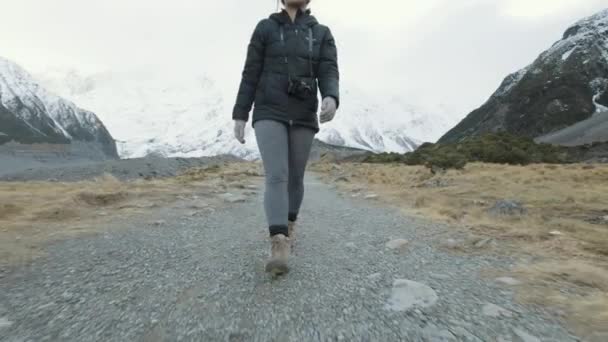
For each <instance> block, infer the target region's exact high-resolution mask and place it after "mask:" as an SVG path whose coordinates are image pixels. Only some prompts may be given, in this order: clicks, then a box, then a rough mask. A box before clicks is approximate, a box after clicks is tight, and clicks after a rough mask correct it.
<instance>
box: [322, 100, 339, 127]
mask: <svg viewBox="0 0 608 342" xmlns="http://www.w3.org/2000/svg"><path fill="white" fill-rule="evenodd" d="M337 107H338V104H337V103H336V100H335V99H334V98H333V97H331V96H328V97H326V98H324V99H323V103H322V104H321V114H320V115H319V119H320V121H321V123H326V122H330V121H331V120H333V119H334V116H336V110H337Z"/></svg>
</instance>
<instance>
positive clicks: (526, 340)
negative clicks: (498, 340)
mask: <svg viewBox="0 0 608 342" xmlns="http://www.w3.org/2000/svg"><path fill="white" fill-rule="evenodd" d="M513 332H514V333H515V335H517V337H519V338H520V339H521V341H522V342H540V339H539V338H538V337H535V336H532V335H530V334H528V333H527V332H525V331H523V330H521V329H517V328H514V329H513Z"/></svg>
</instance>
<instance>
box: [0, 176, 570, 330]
mask: <svg viewBox="0 0 608 342" xmlns="http://www.w3.org/2000/svg"><path fill="white" fill-rule="evenodd" d="M307 182H308V187H307V195H306V199H305V204H304V208H303V212H302V218H301V221H300V227H299V236H298V245H297V249H296V253H297V255H296V257H295V259H294V260H293V261H292V263H291V265H292V272H291V273H289V275H287V276H286V277H283V278H279V279H271V278H270V277H269V276H268V275H266V274H265V273H264V259H265V258H266V255H267V254H266V253H267V245H268V242H267V241H266V229H265V226H264V216H263V213H262V211H261V208H262V206H261V191H260V193H259V194H258V195H256V196H257V197H252V198H250V200H249V201H247V202H245V203H238V204H232V205H231V206H229V207H227V208H223V209H218V210H217V211H216V212H214V213H212V214H210V215H203V216H192V215H186V214H185V213H186V212H187V209H185V208H184V209H181V207H180V205H179V204H178V205H177V206H176V207H175V206H174V207H172V208H165V209H163V210H160V211H158V212H156V213H155V214H154V215H151V216H148V217H146V218H142V219H141V221H137V222H135V221H133V222H122V223H121V224H120V227H112V228H108V229H106V230H105V231H104V232H102V233H100V234H98V235H95V236H89V237H82V238H78V239H72V240H67V241H63V242H60V243H57V244H54V245H51V246H49V248H48V252H49V255H48V257H45V258H44V259H39V260H38V261H36V262H34V264H32V265H31V266H28V267H21V268H17V269H15V270H11V271H10V272H8V273H6V274H4V275H2V274H1V273H0V341H78V342H85V341H340V340H344V341H526V342H527V341H541V340H542V341H576V340H577V339H576V338H574V337H573V336H571V335H570V334H569V333H568V332H567V331H566V330H565V329H564V328H563V327H562V326H561V325H560V322H558V321H556V320H555V319H554V318H553V317H552V316H551V315H549V314H548V313H544V312H542V310H540V309H534V308H530V307H522V306H520V305H518V304H516V303H515V302H514V300H513V293H512V292H511V290H509V289H508V288H507V287H506V286H505V285H499V284H497V283H494V282H493V281H491V280H490V281H489V280H487V279H483V278H481V277H480V275H479V272H480V271H481V270H483V269H486V268H489V267H504V266H508V263H509V261H506V260H500V259H494V258H492V257H482V256H465V255H454V254H450V253H446V252H443V251H441V250H438V249H436V248H435V247H433V244H432V243H430V239H432V238H431V236H433V235H434V234H436V233H440V232H441V231H442V229H443V228H442V227H440V226H433V225H429V224H428V223H425V222H420V221H416V220H412V219H410V218H407V217H403V216H402V215H401V214H399V213H398V212H397V211H396V210H394V209H390V208H385V207H381V206H380V205H379V204H376V203H374V202H373V201H365V200H358V199H351V198H344V197H342V196H341V195H339V194H338V193H337V192H335V190H333V189H331V188H330V187H329V186H327V185H324V184H322V183H320V182H319V181H318V180H317V179H316V178H315V177H314V176H311V177H310V178H309V179H308V180H307ZM183 207H185V206H183ZM190 211H191V209H190ZM159 219H162V220H164V221H165V222H166V224H164V225H158V226H157V225H151V224H150V222H153V221H155V220H159ZM397 238H401V239H406V240H408V241H410V242H409V243H407V244H405V247H404V248H402V250H401V252H399V251H396V250H391V249H388V248H387V247H386V246H385V245H386V243H387V241H389V240H392V239H397ZM395 245H399V241H397V242H395ZM396 279H407V280H411V281H415V283H414V282H407V281H404V280H403V281H398V282H397V283H396V285H397V286H396V287H395V289H393V285H394V282H395V280H396ZM400 289H402V290H405V291H400ZM535 336H536V337H535Z"/></svg>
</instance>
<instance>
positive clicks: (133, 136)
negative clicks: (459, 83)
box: [39, 69, 456, 159]
mask: <svg viewBox="0 0 608 342" xmlns="http://www.w3.org/2000/svg"><path fill="white" fill-rule="evenodd" d="M39 76H40V78H41V80H42V81H43V84H45V85H46V86H47V87H49V88H50V89H52V90H53V91H55V92H57V93H59V94H61V95H62V96H64V97H66V98H68V99H70V100H72V101H74V102H76V103H78V104H79V105H82V106H85V107H86V108H89V109H91V110H93V111H94V112H95V113H96V114H97V115H98V116H99V117H100V119H101V120H102V121H103V122H104V123H105V125H106V126H107V127H108V129H109V131H110V132H111V133H112V135H113V136H114V138H115V139H116V140H117V141H118V147H119V154H120V156H121V157H123V158H133V157H141V156H145V155H147V154H150V153H155V154H160V155H164V156H172V157H199V156H210V155H218V154H233V155H237V156H239V157H242V158H246V159H257V158H259V151H258V148H257V144H256V139H255V135H254V131H253V129H252V128H251V120H250V121H249V123H248V124H247V128H246V136H245V141H246V144H244V145H241V144H240V143H238V142H237V141H236V140H235V139H234V138H233V132H232V125H233V122H232V118H231V115H230V112H231V109H232V105H233V101H234V95H235V94H223V93H222V91H220V90H219V89H220V88H219V87H218V86H217V85H216V84H215V82H214V81H213V80H211V79H210V78H209V77H207V76H206V75H205V74H204V73H200V74H198V75H197V74H196V73H193V74H192V73H191V74H178V73H165V72H163V71H150V70H144V71H141V72H139V71H130V72H105V73H99V74H93V75H80V74H79V73H78V72H77V71H74V70H67V71H66V70H59V69H53V70H49V71H48V72H45V73H42V74H40V75H39ZM341 97H342V99H341V105H340V108H339V110H338V113H337V114H336V118H335V119H334V120H333V121H332V122H330V123H327V124H323V125H321V131H320V132H319V133H318V134H317V138H318V139H319V140H321V141H323V142H326V143H329V144H333V145H338V146H347V147H355V148H361V149H366V150H370V151H374V152H398V153H404V152H409V151H412V150H413V149H415V148H416V147H417V146H418V145H419V144H420V143H421V142H422V141H435V140H436V139H438V138H439V137H440V136H441V135H442V134H443V133H445V132H447V131H448V130H449V129H450V128H451V127H452V126H453V125H455V124H456V120H455V119H454V118H452V115H449V113H450V111H449V110H447V109H444V108H442V107H441V106H440V105H432V108H431V109H426V108H424V109H423V108H415V107H412V106H409V105H407V104H406V102H405V99H403V98H402V97H396V96H395V97H389V98H387V99H375V98H371V97H370V96H369V95H367V94H365V93H364V92H363V91H359V90H357V89H348V90H345V91H343V92H342V94H341Z"/></svg>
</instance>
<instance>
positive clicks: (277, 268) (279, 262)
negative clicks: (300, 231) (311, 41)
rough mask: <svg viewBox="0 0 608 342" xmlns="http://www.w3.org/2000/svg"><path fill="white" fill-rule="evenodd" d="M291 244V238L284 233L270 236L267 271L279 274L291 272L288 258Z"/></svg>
mask: <svg viewBox="0 0 608 342" xmlns="http://www.w3.org/2000/svg"><path fill="white" fill-rule="evenodd" d="M290 250H291V245H290V241H289V238H288V237H287V236H285V235H283V234H277V235H274V236H272V237H271V238H270V260H268V263H267V264H266V272H269V273H272V275H273V276H278V275H282V274H285V273H287V272H289V267H288V266H287V260H288V259H289V253H290Z"/></svg>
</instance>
